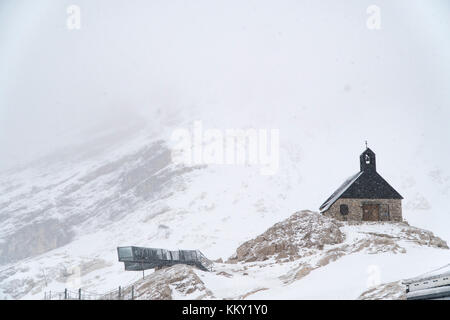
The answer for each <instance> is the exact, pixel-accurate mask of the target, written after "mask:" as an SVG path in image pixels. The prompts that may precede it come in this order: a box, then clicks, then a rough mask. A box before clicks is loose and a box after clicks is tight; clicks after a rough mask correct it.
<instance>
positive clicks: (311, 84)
mask: <svg viewBox="0 0 450 320" xmlns="http://www.w3.org/2000/svg"><path fill="white" fill-rule="evenodd" d="M371 4H373V3H372V2H371V1H360V0H358V1H345V2H338V1H294V0H292V1H285V0H283V1H256V0H255V1H248V0H246V1H230V0H227V1H204V0H195V1H173V0H170V1H111V0H108V1H106V0H105V1H100V0H96V1H79V0H78V1H45V0H39V1H26V0H23V1H19V0H4V1H2V2H1V3H0V149H1V150H2V153H1V155H2V156H1V157H0V169H2V170H4V169H7V168H10V167H12V166H15V165H18V164H24V163H26V162H28V161H30V160H32V159H34V158H37V157H40V156H42V155H44V154H46V153H49V152H52V151H54V150H57V149H58V148H60V147H63V146H66V147H67V146H70V144H71V143H73V141H78V140H77V137H78V136H79V135H80V134H81V133H83V132H92V130H96V128H99V129H98V130H100V128H105V126H106V127H109V128H119V127H121V126H127V125H130V126H137V123H139V125H141V124H142V122H143V121H145V122H147V123H149V125H152V122H155V121H159V118H158V117H155V115H157V114H161V112H162V113H177V112H182V111H189V110H194V109H196V108H198V109H199V110H208V111H210V112H211V110H213V112H215V113H217V116H218V117H220V115H228V118H227V119H230V120H229V121H230V122H229V123H227V124H229V125H230V126H231V125H233V124H235V123H234V122H233V121H236V123H238V119H240V118H249V117H251V116H252V115H253V114H258V115H259V116H260V117H266V118H267V119H268V122H267V123H268V126H270V127H277V126H282V124H283V121H284V119H285V118H286V117H287V118H292V115H295V117H298V122H299V126H303V127H305V130H306V131H307V132H310V133H311V135H312V136H314V137H315V138H316V139H317V144H321V145H323V146H324V148H337V149H339V148H340V146H339V144H341V147H342V146H343V145H351V146H352V147H346V148H351V149H352V150H356V151H358V152H359V151H360V150H361V149H362V147H363V141H364V140H365V139H367V140H369V142H370V143H373V144H375V145H378V146H380V147H381V146H383V148H386V149H387V150H390V149H395V148H397V147H398V146H399V145H402V146H403V147H404V148H407V149H408V150H410V151H411V154H412V153H413V152H414V151H416V152H418V149H417V148H418V147H420V150H419V151H420V152H421V153H425V154H426V156H425V158H427V157H429V159H430V161H434V162H441V160H445V161H449V160H450V156H449V152H448V146H447V144H448V141H449V138H450V133H449V129H448V119H449V116H450V111H449V110H450V106H449V104H450V90H449V89H450V41H449V37H448V35H449V34H450V3H449V2H448V1H446V0H442V1H436V0H433V1H410V0H407V1H406V0H405V1H398V0H396V1H377V2H376V5H377V6H379V8H380V9H381V29H380V30H370V29H368V27H367V25H366V20H367V18H368V17H369V15H368V14H367V12H366V9H367V7H368V6H369V5H371ZM69 5H77V6H79V8H80V10H81V11H80V14H81V15H80V18H81V20H80V21H81V28H80V29H79V30H76V29H75V30H70V29H68V28H67V25H66V21H67V18H68V16H69V14H68V13H67V12H66V10H67V7H68V6H69ZM230 115H231V116H230ZM224 119H225V118H224ZM233 119H234V120H233ZM224 121H226V120H224ZM285 129H286V131H285V132H286V133H289V128H285ZM87 130H90V131H87ZM281 134H283V132H281ZM84 137H86V135H84Z"/></svg>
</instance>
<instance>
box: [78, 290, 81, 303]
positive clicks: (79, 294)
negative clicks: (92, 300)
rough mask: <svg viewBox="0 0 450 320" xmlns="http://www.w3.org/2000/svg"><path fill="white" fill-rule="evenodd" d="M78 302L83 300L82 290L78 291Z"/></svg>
mask: <svg viewBox="0 0 450 320" xmlns="http://www.w3.org/2000/svg"><path fill="white" fill-rule="evenodd" d="M78 300H81V288H80V289H78Z"/></svg>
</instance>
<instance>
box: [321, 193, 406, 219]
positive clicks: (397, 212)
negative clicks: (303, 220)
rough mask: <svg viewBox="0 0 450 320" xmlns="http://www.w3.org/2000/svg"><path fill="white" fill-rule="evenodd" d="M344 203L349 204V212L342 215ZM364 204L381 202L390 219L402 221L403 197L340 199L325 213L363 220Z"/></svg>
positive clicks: (339, 217)
mask: <svg viewBox="0 0 450 320" xmlns="http://www.w3.org/2000/svg"><path fill="white" fill-rule="evenodd" d="M342 204H345V205H347V206H348V214H346V215H342V214H341V212H340V207H341V205H342ZM364 204H379V205H381V207H382V208H383V210H385V211H386V210H387V212H388V215H387V219H386V220H388V221H402V220H403V218H402V202H401V199H345V198H344V199H343V198H341V199H338V200H336V202H335V203H333V204H332V205H331V207H330V208H329V209H328V210H327V211H324V212H323V215H325V216H328V217H332V218H335V219H337V220H341V221H348V220H353V221H362V220H363V205H364Z"/></svg>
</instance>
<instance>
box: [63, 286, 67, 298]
mask: <svg viewBox="0 0 450 320" xmlns="http://www.w3.org/2000/svg"><path fill="white" fill-rule="evenodd" d="M64 300H67V288H65V289H64Z"/></svg>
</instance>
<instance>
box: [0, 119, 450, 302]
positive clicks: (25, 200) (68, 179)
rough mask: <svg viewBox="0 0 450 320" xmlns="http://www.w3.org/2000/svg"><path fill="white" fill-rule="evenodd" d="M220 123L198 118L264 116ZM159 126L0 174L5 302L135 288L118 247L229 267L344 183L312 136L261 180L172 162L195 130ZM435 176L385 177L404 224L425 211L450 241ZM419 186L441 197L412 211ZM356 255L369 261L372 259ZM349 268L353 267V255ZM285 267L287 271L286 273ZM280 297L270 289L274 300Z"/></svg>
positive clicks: (302, 136)
mask: <svg viewBox="0 0 450 320" xmlns="http://www.w3.org/2000/svg"><path fill="white" fill-rule="evenodd" d="M191 118H192V117H191ZM220 118H221V121H222V122H221V123H218V122H217V121H218V120H217V114H215V115H214V116H212V115H208V113H204V114H203V115H202V119H207V120H205V121H204V123H207V124H209V126H210V127H214V128H226V127H239V128H251V127H263V128H265V127H264V123H265V122H264V119H256V118H255V117H253V118H252V117H249V116H246V115H244V116H243V118H242V119H241V120H240V121H237V122H236V121H234V122H233V121H231V120H230V119H227V117H226V116H225V115H224V116H223V117H220ZM244 119H247V120H244ZM248 119H252V120H251V121H250V120H248ZM279 121H280V122H281V120H279ZM283 121H284V123H285V125H286V128H293V123H294V122H295V120H294V119H292V120H289V121H292V122H289V121H288V120H286V119H284V120H283ZM231 123H235V126H231V125H229V124H231ZM164 125H165V128H166V129H165V130H162V131H158V130H150V129H149V128H148V127H145V128H144V129H142V130H131V132H127V134H126V135H125V134H124V135H123V136H124V137H122V139H119V140H118V139H112V140H113V141H114V143H110V140H111V139H100V140H101V142H102V143H99V142H98V141H93V142H92V144H93V145H94V146H95V148H92V149H89V148H85V147H83V146H81V147H80V148H78V149H74V150H75V151H77V152H75V153H74V152H72V153H71V152H69V155H68V156H66V157H62V156H59V155H55V156H54V159H51V158H47V159H44V160H42V161H40V162H37V163H34V164H31V165H30V166H27V167H25V168H21V169H17V170H10V171H8V172H4V173H2V175H1V180H0V181H1V182H0V264H1V266H0V294H1V295H2V297H5V298H42V297H43V295H44V291H50V290H51V291H61V290H63V289H64V288H66V287H71V288H78V287H82V288H86V289H89V290H91V291H95V292H103V291H107V290H110V289H111V288H115V287H117V286H119V285H123V284H124V283H129V282H130V281H133V280H135V279H138V278H139V276H140V275H139V274H138V273H133V272H130V273H128V272H124V271H123V266H122V265H121V264H119V263H118V262H117V256H116V247H117V246H123V245H138V246H149V247H163V248H167V249H172V250H174V249H200V250H201V251H202V252H203V253H204V254H205V255H206V256H208V257H209V258H211V259H217V258H222V259H224V260H225V259H227V258H228V257H230V256H231V255H232V254H233V253H234V251H235V249H236V248H237V247H238V246H239V245H241V244H242V243H243V242H244V241H246V240H248V239H251V238H253V237H256V236H257V235H258V234H260V233H262V232H263V231H264V230H266V229H267V228H269V227H270V226H272V225H273V224H274V223H276V222H278V221H281V220H283V219H285V218H287V217H288V216H290V214H291V213H292V212H295V211H297V210H299V209H303V208H305V207H306V208H308V207H309V208H317V207H318V206H319V205H320V203H321V201H323V200H324V199H325V198H326V197H328V195H329V194H328V193H329V192H330V191H332V189H333V188H334V187H335V185H333V184H332V181H334V179H335V177H336V176H340V174H339V173H336V172H335V171H333V170H331V168H329V169H330V170H329V169H327V170H325V171H321V170H317V166H318V165H319V166H322V165H323V164H325V163H327V161H326V160H324V159H322V155H321V152H322V151H321V150H320V148H319V147H318V146H317V144H316V141H317V139H314V138H311V137H308V134H307V132H308V130H306V131H304V130H303V129H299V130H297V132H298V134H297V137H298V140H293V139H291V138H289V137H292V136H293V132H286V131H283V132H284V135H281V136H280V151H279V155H280V166H279V171H278V172H277V174H275V175H261V174H260V170H259V169H260V168H259V167H258V166H227V165H223V166H221V165H196V166H183V165H177V164H175V163H173V161H171V152H170V151H171V150H170V143H171V140H170V133H171V132H172V131H173V129H174V128H175V127H178V126H182V127H187V128H189V126H191V125H192V123H191V122H189V121H186V120H185V121H184V122H183V121H178V122H175V124H170V123H164ZM228 125H229V126H228ZM269 128H270V127H269ZM287 130H288V131H289V130H291V129H287ZM105 141H106V142H105ZM80 150H82V151H84V152H78V151H80ZM86 150H87V151H86ZM88 151H89V152H88ZM306 151H308V152H306ZM357 156H358V154H355V155H352V156H351V157H348V156H344V155H343V156H342V159H341V160H339V158H336V161H335V164H334V166H339V162H340V161H342V163H344V162H345V161H346V160H348V158H355V159H354V161H353V162H354V165H352V166H351V167H355V170H357ZM385 158H387V155H385ZM387 161H388V160H387V159H386V160H384V162H383V161H382V160H380V161H379V162H378V163H379V167H380V168H383V167H388V168H392V167H393V166H394V165H395V164H396V162H395V161H393V164H389V165H384V163H386V162H387ZM346 166H348V164H345V165H343V167H346ZM381 170H382V169H381ZM411 172H412V171H411ZM439 172H441V173H440V174H438V175H437V176H438V177H440V179H441V180H439V183H436V184H432V183H431V182H430V183H428V184H427V185H428V186H429V188H428V189H426V190H422V188H419V187H420V186H421V184H408V185H407V186H406V187H402V186H401V185H400V182H401V181H403V179H406V180H407V178H405V177H404V176H400V175H398V176H397V175H394V176H392V177H391V179H390V177H386V178H387V179H388V180H389V181H390V182H392V180H394V182H393V183H392V184H393V185H394V186H396V187H397V186H398V185H400V187H399V188H398V189H399V191H400V192H401V193H402V195H403V196H404V197H405V210H404V217H405V219H407V220H410V217H415V216H416V212H417V210H419V211H420V210H422V211H420V212H421V213H420V214H421V215H423V216H425V217H426V219H416V220H418V221H422V220H423V221H425V222H426V223H423V224H420V223H418V224H416V225H418V226H422V225H425V226H428V225H429V226H432V228H430V229H431V230H433V231H435V230H438V231H437V233H438V234H439V235H441V236H442V237H443V238H444V239H448V238H449V234H448V233H442V232H440V231H441V230H444V229H445V230H447V228H445V225H446V223H447V221H448V220H447V218H448V217H447V213H446V212H448V210H447V209H446V208H445V207H443V204H444V201H443V200H442V198H443V197H444V196H445V194H446V193H445V192H448V189H447V186H448V183H449V182H448V181H447V180H446V178H445V174H444V173H442V171H439ZM317 174H318V175H319V176H317ZM342 175H343V176H345V175H347V173H344V174H342ZM418 177H420V175H418ZM327 179H329V181H328V180H327ZM436 179H437V178H436ZM330 181H331V182H330ZM424 185H425V184H424ZM324 186H326V187H324ZM441 189H442V190H441ZM417 190H420V192H434V193H433V194H434V196H435V198H436V199H438V200H439V201H438V200H436V206H435V205H434V203H433V204H432V205H430V206H429V207H427V208H422V207H421V206H420V205H419V206H418V207H417V206H416V205H414V206H413V205H410V203H411V201H415V200H414V199H415V198H414V197H412V198H411V197H410V196H409V195H411V194H413V195H414V194H415V192H416V191H417ZM417 192H419V191H417ZM445 210H447V211H445ZM426 215H428V216H426ZM411 220H413V219H411ZM442 225H444V227H443V226H442ZM447 231H448V230H447ZM414 250H415V249H414ZM414 250H413V251H414ZM417 250H419V251H421V250H422V251H424V250H425V249H423V248H422V249H417ZM426 250H431V249H428V248H427V249H426ZM426 250H425V251H426ZM433 250H434V249H433ZM433 250H431V251H427V252H430V253H431V252H434V251H433ZM437 252H439V254H440V252H441V251H439V250H438V251H437ZM356 256H357V254H355V255H352V256H351V257H352V258H345V259H342V260H340V261H346V259H350V260H352V259H356V258H354V257H356ZM407 256H408V257H409V259H411V261H410V262H411V263H412V262H413V261H414V259H417V256H416V255H415V254H414V255H410V254H409V253H408V255H407ZM360 259H362V260H361V262H362V263H363V264H364V266H365V265H366V260H365V258H364V257H361V258H360ZM363 261H364V262H363ZM430 261H435V260H434V259H430ZM339 263H341V262H339ZM430 263H431V262H430ZM349 264H351V265H357V263H355V261H353V260H352V261H349ZM430 267H432V268H436V267H439V263H438V262H437V261H435V264H434V265H430ZM274 268H275V267H274ZM280 268H281V269H280V272H282V270H285V271H286V269H284V267H280ZM342 268H343V270H344V269H346V268H347V266H346V265H343V266H342ZM274 270H275V269H274ZM325 270H326V268H323V271H324V276H325V275H326V272H325ZM425 271H427V270H425V269H424V270H423V272H425ZM316 272H317V271H313V272H312V273H311V275H314V274H316ZM407 275H414V273H411V274H409V273H408V274H405V276H407ZM206 277H208V275H206ZM319 278H321V277H320V276H319V277H318V279H319ZM311 279H312V278H311ZM393 280H397V279H393ZM311 281H312V280H311ZM355 281H358V280H355ZM294 287H295V285H294ZM294 287H293V288H294ZM284 289H285V288H284V287H283V290H284ZM276 290H281V289H274V292H276ZM319 292H320V290H319V291H317V297H319ZM242 294H244V293H242ZM260 294H261V295H262V294H263V293H262V292H261V293H260ZM277 295H278V293H274V297H276V296H277ZM283 295H284V294H282V295H281V296H283ZM299 297H301V295H300V296H299Z"/></svg>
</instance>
